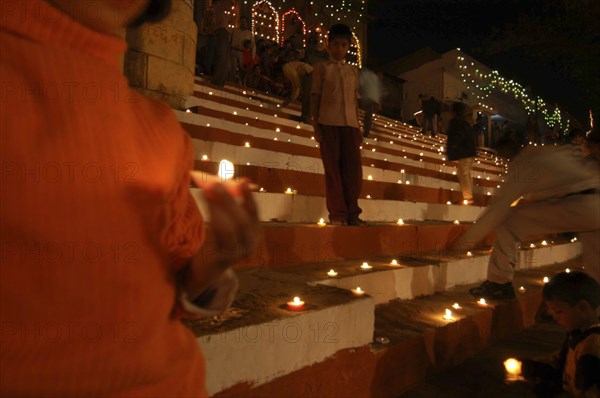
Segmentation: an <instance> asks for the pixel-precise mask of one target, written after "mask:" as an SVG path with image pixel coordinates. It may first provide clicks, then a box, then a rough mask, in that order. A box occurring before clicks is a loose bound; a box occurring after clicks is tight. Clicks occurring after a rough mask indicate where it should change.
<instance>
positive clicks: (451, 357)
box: [215, 262, 577, 398]
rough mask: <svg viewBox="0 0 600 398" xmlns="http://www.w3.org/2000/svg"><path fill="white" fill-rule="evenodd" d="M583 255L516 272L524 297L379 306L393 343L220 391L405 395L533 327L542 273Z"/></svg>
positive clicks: (384, 331) (450, 297) (440, 298)
mask: <svg viewBox="0 0 600 398" xmlns="http://www.w3.org/2000/svg"><path fill="white" fill-rule="evenodd" d="M565 266H569V267H577V262H570V263H568V264H561V265H559V266H552V267H546V268H542V269H533V270H528V271H521V272H519V273H517V275H516V280H515V282H516V283H517V284H523V285H526V286H527V292H526V294H520V295H519V297H518V300H512V301H507V302H496V303H491V305H489V306H488V307H486V308H482V307H479V306H477V305H476V304H475V303H474V300H473V298H472V297H470V296H469V295H468V294H467V293H466V287H463V288H457V289H455V290H453V291H452V292H446V293H443V294H437V295H435V296H428V297H424V298H420V299H415V300H411V301H401V300H395V301H393V302H390V303H389V304H386V305H381V306H377V308H376V319H375V322H376V324H375V337H387V338H388V339H389V340H390V344H387V345H382V344H379V343H375V342H374V343H373V344H371V345H370V346H369V347H361V348H357V349H346V350H342V351H339V352H337V353H336V354H335V355H333V356H331V357H329V358H328V359H327V360H325V361H323V362H319V363H315V364H313V365H311V366H307V367H304V368H302V369H299V370H297V371H295V372H292V373H290V374H288V375H285V376H283V377H279V378H276V379H274V380H272V381H271V382H269V383H266V384H263V385H260V386H252V385H250V384H248V383H239V384H237V385H235V386H233V387H232V388H229V389H227V390H225V391H222V392H220V393H219V394H216V395H215V397H219V398H221V397H231V398H234V397H240V398H241V397H253V398H262V397H264V398H267V397H280V396H285V397H319V398H321V397H377V398H379V397H382V398H383V397H385V398H388V397H398V396H400V395H401V394H402V393H404V392H406V391H408V390H409V389H411V388H412V387H413V386H415V385H416V384H418V383H420V382H422V381H424V380H425V379H426V378H427V377H428V376H430V375H432V374H433V373H434V372H438V371H441V370H444V369H447V368H449V367H451V366H455V365H457V364H459V363H461V362H463V361H464V360H465V359H467V358H469V357H471V356H473V355H474V354H475V353H477V352H479V351H481V350H482V349H483V348H485V347H486V346H488V345H489V344H491V343H492V342H494V341H496V340H498V339H501V338H506V337H509V336H511V335H512V334H514V333H516V332H518V331H520V330H522V329H524V328H526V327H529V326H531V325H532V324H533V323H534V322H535V316H536V313H537V311H538V308H539V305H540V303H541V287H542V286H541V285H540V284H538V283H537V281H538V280H539V279H540V278H541V276H542V275H550V276H551V275H553V274H556V273H558V272H560V271H562V270H563V269H564V267H565ZM453 302H459V303H460V304H461V305H462V307H463V309H462V310H461V312H455V316H456V320H455V321H452V322H449V321H445V320H443V319H442V314H443V311H444V308H445V307H446V308H447V307H448V306H449V305H451V304H452V303H453Z"/></svg>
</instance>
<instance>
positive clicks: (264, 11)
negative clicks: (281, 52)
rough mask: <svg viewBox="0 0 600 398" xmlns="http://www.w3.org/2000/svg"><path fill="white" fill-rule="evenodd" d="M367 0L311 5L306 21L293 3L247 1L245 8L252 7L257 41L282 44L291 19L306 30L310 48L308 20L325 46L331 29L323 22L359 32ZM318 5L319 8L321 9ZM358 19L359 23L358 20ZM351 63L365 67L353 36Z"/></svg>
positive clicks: (307, 6)
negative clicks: (327, 33) (341, 24)
mask: <svg viewBox="0 0 600 398" xmlns="http://www.w3.org/2000/svg"><path fill="white" fill-rule="evenodd" d="M365 2H366V1H365V0H338V1H337V2H335V3H334V4H323V3H324V2H322V1H316V0H315V1H310V2H309V4H307V5H306V8H307V10H309V11H308V14H309V15H305V17H304V18H302V16H301V15H300V13H299V12H298V10H296V8H295V7H294V6H293V5H292V3H293V1H291V0H279V1H278V2H277V1H270V0H253V1H249V0H245V1H244V5H250V4H251V6H252V33H253V34H254V35H256V36H257V37H261V38H264V39H267V40H271V41H274V42H277V43H280V44H281V43H282V42H283V40H284V38H285V33H286V29H287V28H288V27H289V25H290V22H289V20H290V19H291V18H295V19H296V20H297V21H298V22H299V23H300V25H301V27H302V34H303V41H304V44H306V36H307V33H308V30H309V27H308V26H309V25H311V24H310V23H307V19H310V20H311V21H314V22H313V25H314V26H311V29H313V30H314V31H315V32H316V34H317V36H318V39H319V43H320V44H323V43H324V42H325V41H326V31H327V27H326V26H325V24H324V23H323V22H322V20H323V18H328V19H329V21H328V22H330V23H331V24H333V23H338V22H341V23H345V24H347V25H349V26H350V27H351V28H352V31H353V32H355V31H356V30H357V26H358V25H359V24H360V23H361V20H362V19H363V16H364V15H365V10H366V4H365ZM317 4H318V6H317ZM354 18H356V19H354ZM348 54H349V57H348V58H349V60H348V63H350V64H352V65H356V66H358V67H361V66H362V50H361V44H360V40H359V38H358V37H357V36H356V34H354V33H353V40H352V45H351V47H350V50H349V51H348Z"/></svg>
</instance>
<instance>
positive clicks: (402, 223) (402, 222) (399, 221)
mask: <svg viewBox="0 0 600 398" xmlns="http://www.w3.org/2000/svg"><path fill="white" fill-rule="evenodd" d="M396 224H398V225H404V220H403V219H401V218H399V219H398V221H396Z"/></svg>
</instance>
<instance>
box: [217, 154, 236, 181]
mask: <svg viewBox="0 0 600 398" xmlns="http://www.w3.org/2000/svg"><path fill="white" fill-rule="evenodd" d="M234 173H235V167H234V166H233V163H231V162H230V161H229V160H227V159H223V160H221V161H220V162H219V171H218V173H217V174H218V175H219V178H220V179H221V180H223V181H227V180H230V179H232V178H233V174H234Z"/></svg>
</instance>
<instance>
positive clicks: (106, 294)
mask: <svg viewBox="0 0 600 398" xmlns="http://www.w3.org/2000/svg"><path fill="white" fill-rule="evenodd" d="M0 6H1V11H0V12H1V14H0V80H1V85H0V89H1V93H0V94H1V95H0V100H1V103H0V104H1V107H0V134H1V135H0V156H1V158H0V161H1V170H2V175H1V194H2V196H1V202H0V220H1V228H0V242H1V246H0V256H1V268H0V318H1V319H0V321H1V323H0V343H1V345H0V391H1V395H2V396H10V397H14V396H36V397H39V396H61V397H65V396H78V397H81V396H107V395H108V396H123V397H125V396H126V397H133V396H152V397H172V396H186V397H189V396H203V395H205V391H204V364H203V359H202V355H201V353H200V350H199V348H198V344H197V343H196V341H195V338H194V336H193V334H192V333H191V332H190V331H189V330H188V329H186V328H185V327H184V326H182V324H181V323H180V321H179V320H178V319H176V318H175V317H174V316H173V310H174V308H175V307H176V306H177V289H176V284H175V273H176V272H177V270H178V269H179V268H180V267H181V266H182V264H183V263H184V262H185V260H186V259H188V258H189V257H191V256H192V255H193V254H194V253H195V252H196V251H197V250H198V249H199V247H200V246H201V243H202V242H201V240H202V234H203V230H202V228H203V223H202V218H201V216H200V213H199V211H198V209H197V207H196V205H195V203H194V200H193V199H192V197H191V195H190V193H189V189H188V187H189V170H190V169H191V167H192V155H193V148H192V145H191V142H190V139H189V138H188V137H187V135H186V134H185V133H184V131H183V130H182V129H181V127H180V126H179V123H178V121H177V120H176V118H175V117H174V114H173V112H172V111H171V109H170V108H169V107H168V106H166V105H165V104H163V103H160V102H157V101H153V100H150V99H148V98H145V97H143V96H141V95H140V94H138V93H137V92H135V91H133V90H131V89H129V88H128V84H127V81H126V79H125V77H124V76H123V75H122V72H121V71H120V68H119V67H118V60H119V58H120V57H121V56H122V55H123V52H124V51H125V47H126V46H125V43H124V42H123V41H122V40H121V39H119V38H116V37H112V36H107V35H102V34H99V33H97V32H95V31H92V30H90V29H88V28H86V27H84V26H83V25H81V24H79V23H77V22H75V21H73V20H71V19H70V18H69V17H68V16H66V15H64V14H61V13H60V12H58V11H57V10H56V9H54V8H53V7H51V6H50V5H49V4H48V3H46V2H45V1H42V0H12V1H10V0H0Z"/></svg>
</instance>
